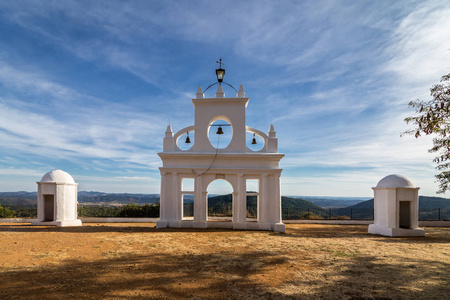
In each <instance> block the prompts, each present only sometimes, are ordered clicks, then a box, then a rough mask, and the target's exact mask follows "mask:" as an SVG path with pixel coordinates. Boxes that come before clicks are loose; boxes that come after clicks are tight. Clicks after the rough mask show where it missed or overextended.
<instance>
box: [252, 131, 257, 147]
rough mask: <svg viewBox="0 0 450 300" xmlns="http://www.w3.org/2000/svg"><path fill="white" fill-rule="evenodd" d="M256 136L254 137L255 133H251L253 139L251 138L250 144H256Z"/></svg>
mask: <svg viewBox="0 0 450 300" xmlns="http://www.w3.org/2000/svg"><path fill="white" fill-rule="evenodd" d="M256 144H257V143H256V138H255V134H253V139H252V145H256Z"/></svg>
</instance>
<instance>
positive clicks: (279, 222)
mask: <svg viewBox="0 0 450 300" xmlns="http://www.w3.org/2000/svg"><path fill="white" fill-rule="evenodd" d="M273 177H274V179H273V181H274V189H275V190H274V192H275V193H274V194H275V198H274V199H273V206H274V220H273V221H274V223H275V224H273V230H274V231H277V232H283V233H285V232H286V225H285V224H283V219H282V209H281V204H282V202H281V189H280V181H281V180H280V175H279V174H276V175H274V176H273Z"/></svg>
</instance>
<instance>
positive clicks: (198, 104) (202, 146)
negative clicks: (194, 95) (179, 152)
mask: <svg viewBox="0 0 450 300" xmlns="http://www.w3.org/2000/svg"><path fill="white" fill-rule="evenodd" d="M192 103H193V105H194V109H195V125H194V127H195V144H194V145H193V146H192V151H194V152H214V151H215V148H214V147H213V146H212V145H211V143H210V142H209V138H208V131H209V125H210V124H211V123H212V122H214V121H216V120H218V119H224V120H226V121H228V122H229V123H230V124H231V128H232V130H233V137H232V139H231V141H230V144H229V145H228V147H227V148H225V149H221V150H222V151H223V152H245V151H246V145H245V137H246V136H245V133H246V125H245V108H246V106H247V103H248V98H207V99H192Z"/></svg>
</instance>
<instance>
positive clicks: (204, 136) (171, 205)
mask: <svg viewBox="0 0 450 300" xmlns="http://www.w3.org/2000/svg"><path fill="white" fill-rule="evenodd" d="M218 63H220V66H219V69H216V75H217V82H216V83H214V84H212V85H210V86H209V87H208V88H207V89H205V92H206V90H208V89H209V88H210V87H211V86H214V85H217V92H216V94H215V98H205V95H204V91H203V90H202V88H201V86H199V87H198V90H197V93H196V98H195V99H192V104H193V107H194V110H195V123H194V125H190V126H187V127H185V128H183V129H181V130H179V131H177V132H176V133H174V132H173V131H172V127H171V125H170V124H169V125H168V126H167V130H166V132H165V137H164V145H163V152H161V153H158V155H159V157H160V158H161V160H162V167H160V168H159V169H160V172H161V194H160V220H159V221H158V222H157V227H158V228H165V227H176V228H182V227H183V228H232V229H241V230H245V229H247V230H269V231H277V232H285V231H286V227H285V224H283V222H282V219H281V193H280V175H281V171H282V169H280V168H279V162H280V160H281V159H282V158H283V157H284V154H281V153H278V140H277V137H276V132H275V129H274V126H273V124H270V126H268V127H269V131H268V133H267V134H266V133H264V132H262V131H260V130H258V129H255V128H252V127H250V126H247V125H246V108H247V105H248V102H249V98H247V97H245V92H244V87H243V86H242V85H241V86H240V87H239V90H238V91H237V90H236V89H235V88H234V87H233V86H232V85H230V84H228V83H226V82H224V81H223V78H224V75H225V70H224V69H223V68H222V60H220V62H218ZM222 84H226V85H227V86H229V87H231V88H232V89H233V90H234V91H235V92H237V94H236V97H225V93H224V90H223V85H222ZM227 89H228V87H227ZM224 131H226V132H228V133H230V138H229V141H228V143H227V145H226V146H225V147H219V143H216V142H215V141H216V140H217V141H218V142H220V139H221V137H222V136H223V133H224ZM185 136H186V140H184V137H185ZM248 137H250V139H251V140H252V144H256V140H258V141H260V143H261V145H260V149H258V150H252V149H250V148H249V147H248V146H247V140H248V139H249V138H248ZM256 138H257V139H256ZM191 139H192V140H193V142H192V144H191V145H190V148H189V149H183V147H181V144H182V143H189V144H190V143H191ZM216 180H225V181H226V182H228V183H229V184H230V185H231V187H232V190H233V192H232V209H231V210H232V217H231V220H220V219H219V220H217V219H214V220H213V219H212V218H209V217H208V186H209V185H210V184H211V183H212V182H214V181H216ZM185 182H191V183H192V184H191V185H190V186H188V185H187V184H185ZM255 182H256V184H257V188H255V187H254V184H255ZM250 185H252V187H251V188H250V187H249V186H250ZM186 195H190V196H191V197H193V218H192V217H190V218H187V217H185V214H184V212H183V199H184V197H185V196H186ZM248 196H253V197H256V199H257V216H256V218H251V219H250V218H248V215H247V199H248Z"/></svg>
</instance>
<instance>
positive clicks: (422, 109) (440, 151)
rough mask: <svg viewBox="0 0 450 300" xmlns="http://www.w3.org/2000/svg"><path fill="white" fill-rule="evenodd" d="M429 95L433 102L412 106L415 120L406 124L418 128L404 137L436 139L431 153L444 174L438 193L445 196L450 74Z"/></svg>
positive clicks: (449, 182)
mask: <svg viewBox="0 0 450 300" xmlns="http://www.w3.org/2000/svg"><path fill="white" fill-rule="evenodd" d="M430 92H431V96H432V97H433V99H432V100H430V101H428V102H425V101H421V100H416V101H411V102H410V103H409V106H410V107H412V108H414V109H415V111H416V116H413V117H408V118H406V119H405V121H406V123H408V124H413V125H414V126H415V127H414V128H413V129H411V130H408V131H406V132H405V133H406V134H414V136H415V137H416V138H418V137H420V136H421V135H422V134H425V135H434V139H433V147H432V148H431V149H429V150H428V151H429V152H430V153H437V156H436V157H435V158H434V160H433V161H434V162H435V163H436V164H437V166H436V169H438V170H439V171H441V173H439V174H438V175H436V178H437V180H438V182H439V190H438V193H445V191H447V190H449V189H450V171H448V170H449V169H450V74H448V75H445V76H442V78H441V83H440V84H436V85H434V86H433V87H432V88H431V89H430Z"/></svg>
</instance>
